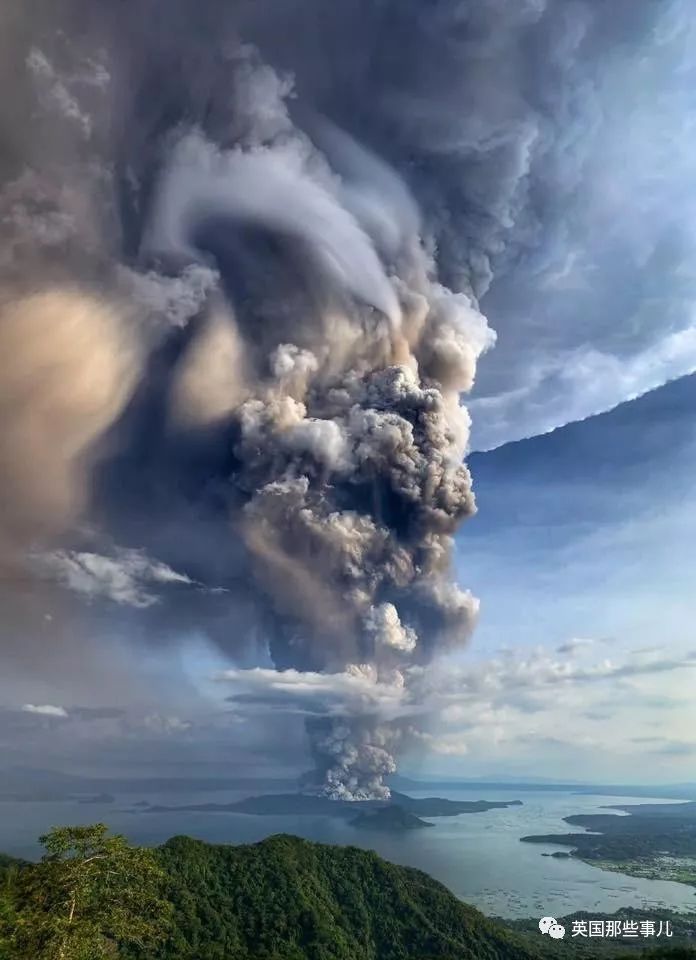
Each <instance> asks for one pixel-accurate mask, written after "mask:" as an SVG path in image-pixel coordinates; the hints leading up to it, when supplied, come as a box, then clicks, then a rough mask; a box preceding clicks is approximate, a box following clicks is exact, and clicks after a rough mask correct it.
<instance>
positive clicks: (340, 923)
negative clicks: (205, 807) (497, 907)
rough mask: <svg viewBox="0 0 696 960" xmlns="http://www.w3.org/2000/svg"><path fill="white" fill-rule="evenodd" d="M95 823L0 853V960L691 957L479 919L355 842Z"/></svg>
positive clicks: (415, 873)
mask: <svg viewBox="0 0 696 960" xmlns="http://www.w3.org/2000/svg"><path fill="white" fill-rule="evenodd" d="M106 830H107V828H106V827H105V826H104V825H102V824H97V825H94V826H93V827H84V828H81V827H77V828H64V829H62V830H54V831H52V833H51V834H50V835H49V837H48V838H42V840H43V841H45V845H47V846H48V849H49V854H50V851H51V850H53V851H54V853H53V854H51V855H49V856H48V857H47V858H44V860H43V861H42V862H41V863H40V864H36V865H30V864H22V863H20V862H18V861H11V860H10V859H9V858H0V960H39V957H40V958H41V960H56V957H63V958H64V960H107V958H108V960H115V958H116V957H119V958H121V960H543V958H545V957H546V958H548V960H551V958H552V957H559V958H561V957H562V956H572V957H577V958H578V960H580V958H583V960H590V958H592V960H610V958H614V957H615V958H617V960H619V958H620V957H624V958H625V957H626V955H627V953H631V954H632V955H633V956H635V957H636V960H637V958H638V957H639V956H640V957H643V956H645V957H655V958H658V957H659V958H662V960H686V958H688V960H696V953H695V952H693V950H692V949H690V948H689V947H688V946H686V943H688V938H687V940H686V941H685V942H683V943H680V944H675V946H674V948H672V949H671V950H670V949H668V950H666V951H663V950H658V951H656V952H654V953H653V952H650V953H643V950H642V947H641V945H640V944H638V943H636V942H634V943H632V944H631V947H630V948H629V947H628V945H624V946H619V945H618V944H617V945H614V944H611V943H610V942H601V941H595V942H594V943H592V942H590V941H587V942H580V941H577V940H564V941H551V940H549V939H548V938H547V937H542V936H541V935H540V934H539V932H538V929H537V927H536V921H532V920H530V921H518V922H517V923H512V922H510V923H508V924H505V923H502V922H500V921H494V920H488V919H487V918H486V917H484V916H483V914H481V913H479V912H478V911H477V910H475V909H473V908H472V907H469V906H467V905H465V904H463V903H461V901H459V900H458V899H457V898H456V897H455V896H454V895H453V894H451V893H450V892H449V891H448V890H447V889H446V888H445V887H443V886H442V885H441V884H440V883H438V882H437V881H435V880H433V879H432V878H430V877H428V876H427V875H426V874H424V873H421V872H420V871H419V870H413V869H411V868H407V867H400V866H395V865H393V864H390V863H387V862H386V861H384V860H382V859H381V858H380V857H378V856H377V855H376V854H375V853H371V852H369V851H365V850H359V849H357V848H355V847H331V846H325V845H322V844H318V843H310V842H309V841H306V840H301V839H299V838H297V837H291V836H276V837H271V838H269V839H267V840H264V841H263V842H261V843H257V844H254V845H245V846H211V845H209V844H206V843H202V842H200V841H198V840H192V839H190V838H188V837H175V838H173V839H172V840H169V841H168V842H167V843H166V844H164V846H162V847H160V848H159V849H157V850H155V851H150V852H148V851H145V850H143V849H141V848H133V847H130V846H128V845H127V843H126V841H125V840H124V838H122V837H121V838H119V837H116V838H109V837H108V836H106V834H105V831H106ZM64 834H67V836H68V841H69V843H68V844H67V845H66V844H63V847H62V848H61V849H62V850H63V854H64V855H61V856H57V855H56V853H55V851H56V849H57V846H56V845H57V843H58V841H59V840H61V838H63V839H64V837H63V835H64ZM83 835H87V840H86V841H85V842H86V843H88V846H84V845H83V846H82V847H80V843H82V841H83V840H84V836H83ZM95 850H97V851H99V850H101V851H103V852H102V853H98V855H94V851H95ZM98 864H101V866H99V867H97V869H96V870H95V867H96V866H97V865H98ZM148 864H150V866H148ZM146 868H147V869H146ZM143 871H145V872H143ZM147 871H151V872H150V874H149V875H150V876H151V879H152V883H153V884H154V886H153V888H152V890H151V891H148V886H147V883H146V882H145V878H146V874H147ZM152 871H154V872H152ZM80 877H81V879H79V878H80ZM76 883H77V884H79V885H80V894H79V896H78V897H77V909H76V911H75V914H74V919H73V908H71V909H70V911H69V913H70V919H69V920H68V919H67V913H66V911H67V910H68V907H70V901H71V899H72V902H73V907H75V905H76V902H75V897H76V896H77V894H76V893H75V886H74V885H75V884H76ZM117 890H118V893H116V891H117ZM138 891H142V896H141V895H140V892H138ZM153 894H154V895H155V896H156V898H157V903H159V904H161V907H162V911H161V912H158V913H157V914H155V913H152V911H151V909H150V908H151V907H152V906H153V904H154V901H153V900H152V895H153ZM166 901H169V903H167V902H166ZM148 904H150V907H148ZM119 911H121V912H119ZM123 911H125V913H124V912H123ZM148 911H150V912H148ZM158 911H159V908H158ZM155 915H157V916H159V917H160V919H161V921H162V922H163V926H162V927H161V928H160V930H159V933H158V934H157V935H156V936H152V937H148V940H149V944H150V945H149V946H145V945H144V944H145V939H143V937H141V936H140V935H139V933H138V924H139V923H140V922H141V921H145V922H146V925H147V920H146V918H147V917H148V916H151V917H154V916H155ZM677 919H679V918H677V917H676V915H674V920H675V927H677V926H678V925H677V923H676V920H677ZM37 924H38V926H37ZM568 925H570V923H568ZM78 926H79V929H78ZM511 926H512V927H515V929H514V930H513V929H510V927H511ZM685 929H686V927H685ZM690 929H691V928H689V930H690ZM20 931H23V933H22V935H21V936H20V935H19V932H20ZM34 932H36V935H34ZM153 932H154V930H153ZM682 933H684V931H682ZM687 933H688V931H687ZM675 939H676V938H675Z"/></svg>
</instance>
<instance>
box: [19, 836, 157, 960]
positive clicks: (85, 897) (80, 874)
mask: <svg viewBox="0 0 696 960" xmlns="http://www.w3.org/2000/svg"><path fill="white" fill-rule="evenodd" d="M40 842H41V843H42V845H43V846H44V848H45V850H46V854H45V855H44V857H43V859H42V860H41V862H40V863H38V864H32V865H30V866H27V867H26V868H24V869H22V870H21V871H20V873H19V875H18V877H17V881H16V895H15V904H16V914H15V916H14V918H13V922H12V929H11V931H10V936H9V943H10V947H11V951H12V952H11V953H10V956H11V957H12V960H105V958H113V957H116V956H118V953H119V948H120V947H121V946H128V947H130V948H132V949H133V950H134V952H135V953H136V954H137V952H138V951H145V950H149V949H152V948H153V947H155V946H156V945H157V944H158V943H159V942H160V941H162V940H163V939H164V938H165V937H166V934H167V930H168V927H169V922H170V910H171V907H170V906H169V904H167V903H166V901H165V900H164V899H163V897H162V894H161V890H162V888H163V883H164V880H165V876H164V874H163V872H162V870H161V869H160V867H159V866H158V865H157V860H156V857H155V854H154V853H153V852H152V851H151V850H146V849H141V848H137V847H131V846H130V845H129V844H128V842H127V841H126V839H125V838H124V837H122V836H109V835H108V828H107V827H106V826H105V825H104V824H103V823H98V824H95V825H94V826H88V827H60V828H57V829H54V830H52V831H51V832H50V833H49V834H47V835H46V836H44V837H41V838H40Z"/></svg>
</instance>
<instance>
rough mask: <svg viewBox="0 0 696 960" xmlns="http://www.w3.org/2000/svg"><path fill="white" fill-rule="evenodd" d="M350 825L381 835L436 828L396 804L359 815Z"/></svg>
mask: <svg viewBox="0 0 696 960" xmlns="http://www.w3.org/2000/svg"><path fill="white" fill-rule="evenodd" d="M349 823H350V825H351V826H352V827H356V828H357V829H358V830H377V831H379V832H380V833H404V832H405V831H407V830H421V829H422V828H423V827H434V826H435V824H434V823H429V822H428V821H427V820H421V818H420V817H417V816H416V815H415V813H409V811H408V810H404V808H403V807H400V806H399V805H398V804H396V803H393V804H390V805H389V806H387V807H382V808H381V809H378V810H370V811H368V812H367V813H359V814H358V816H357V817H356V818H355V819H354V820H350V821H349Z"/></svg>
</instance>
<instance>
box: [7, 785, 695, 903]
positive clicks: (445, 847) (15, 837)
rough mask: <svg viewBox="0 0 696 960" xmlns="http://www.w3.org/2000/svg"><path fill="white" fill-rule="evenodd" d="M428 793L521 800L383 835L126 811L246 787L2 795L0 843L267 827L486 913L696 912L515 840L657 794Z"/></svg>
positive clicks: (264, 831) (320, 820)
mask: <svg viewBox="0 0 696 960" xmlns="http://www.w3.org/2000/svg"><path fill="white" fill-rule="evenodd" d="M433 792H435V791H429V792H428V793H422V792H418V791H411V795H412V796H427V795H429V794H432V793H433ZM436 792H437V795H438V796H446V797H449V798H450V799H452V800H460V799H461V800H478V799H481V800H511V799H520V800H522V802H523V806H521V807H511V808H509V809H507V810H490V811H488V812H487V813H476V814H462V815H461V816H458V817H443V818H439V819H435V820H434V821H433V822H434V823H435V824H436V826H435V827H433V828H432V829H429V830H415V831H413V832H411V833H407V834H405V835H403V836H390V835H375V834H367V833H365V832H361V831H358V830H355V829H353V828H352V827H351V826H350V825H349V824H347V823H345V822H343V821H341V820H333V819H329V818H326V817H256V816H248V815H243V814H225V813H216V814H211V813H205V814H203V813H184V812H179V813H166V814H145V813H133V812H130V809H132V804H133V802H134V801H137V800H147V801H149V802H151V803H164V804H170V805H174V804H185V803H204V802H207V801H211V802H215V803H225V802H229V801H232V800H237V799H239V798H240V797H241V796H243V795H244V794H236V793H232V792H225V793H222V792H216V793H212V794H201V793H196V794H195V795H193V794H192V795H186V796H184V795H181V794H177V795H176V796H172V795H169V796H166V795H162V794H144V795H138V796H128V797H126V796H119V797H117V798H116V802H115V803H110V804H89V805H85V804H79V803H76V802H73V801H70V802H60V803H22V804H19V803H0V850H1V851H4V852H6V853H10V854H14V855H16V856H25V857H29V856H35V855H36V854H37V853H38V847H37V846H36V837H37V836H38V835H39V834H40V833H42V832H43V831H45V830H46V829H47V828H49V827H51V826H53V825H55V824H68V823H69V824H75V823H94V822H95V821H97V820H103V821H104V822H106V823H108V824H109V826H110V827H111V828H112V829H114V830H117V831H119V832H122V833H125V834H126V835H127V836H128V837H129V838H130V839H131V840H132V841H134V842H137V843H143V844H156V843H161V842H162V841H164V840H166V839H167V838H168V837H171V836H173V835H174V834H180V833H186V834H189V835H191V836H194V837H198V838H200V839H202V840H209V841H211V842H216V843H244V842H250V841H251V842H253V841H257V840H262V839H263V838H264V837H267V836H269V835H271V834H274V833H293V834H296V835H298V836H302V837H306V838H308V839H311V840H320V841H323V842H326V843H338V844H354V845H356V846H360V847H364V848H366V849H374V850H376V851H377V852H378V853H379V854H381V855H382V856H383V857H386V859H388V860H391V861H393V862H395V863H402V864H405V865H407V866H413V867H418V868H419V869H421V870H425V871H426V872H427V873H429V874H431V875H432V876H433V877H436V878H437V879H438V880H440V881H442V882H443V883H444V884H446V885H447V886H448V887H449V888H450V890H452V891H453V892H454V893H455V894H456V895H457V896H459V897H461V898H462V899H463V900H466V901H467V902H468V903H471V904H473V905H474V906H477V907H479V908H480V909H481V910H483V911H484V912H485V913H488V914H491V915H497V916H504V917H527V916H542V915H544V914H551V915H553V916H560V915H562V914H564V913H569V912H572V911H574V910H588V911H590V912H591V911H596V912H600V911H601V912H607V911H615V910H618V909H620V908H622V907H628V906H635V907H646V908H656V907H668V908H670V909H674V910H687V909H688V910H692V911H693V910H696V896H695V894H694V890H693V888H690V887H686V886H684V885H682V884H677V883H669V882H666V881H655V880H641V879H637V878H633V877H626V876H623V875H620V874H614V873H608V872H605V871H602V870H598V869H597V868H596V867H591V866H589V865H587V864H585V863H581V862H579V861H574V860H555V859H552V858H550V857H542V856H541V854H542V853H546V852H551V851H553V850H554V849H567V848H558V847H552V846H539V845H537V844H527V843H520V841H519V838H520V837H522V836H524V835H526V834H535V833H555V832H558V833H563V832H567V831H568V830H569V829H570V828H569V827H568V825H567V824H564V823H563V820H562V818H563V817H565V816H568V815H569V814H573V813H593V812H602V811H601V810H600V809H599V808H601V807H602V805H603V804H619V803H648V802H653V803H659V802H661V801H659V800H653V801H650V800H648V799H647V798H641V799H640V800H636V799H635V798H630V797H626V798H622V797H587V796H574V795H572V794H569V793H562V794H559V793H544V792H528V791H520V792H519V794H513V793H508V792H504V793H500V794H496V793H495V792H491V791H485V792H481V793H479V792H477V791H474V790H465V791H457V790H446V791H440V790H438V791H436ZM573 829H574V828H573Z"/></svg>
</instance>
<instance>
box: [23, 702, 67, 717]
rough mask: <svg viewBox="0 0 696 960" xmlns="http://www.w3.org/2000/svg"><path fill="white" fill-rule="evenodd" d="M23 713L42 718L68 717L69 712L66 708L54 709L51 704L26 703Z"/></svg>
mask: <svg viewBox="0 0 696 960" xmlns="http://www.w3.org/2000/svg"><path fill="white" fill-rule="evenodd" d="M22 712H23V713H35V714H38V715H39V716H41V717H67V716H68V711H67V710H66V709H65V708H64V707H54V706H51V704H48V703H45V704H42V705H36V704H33V703H25V704H24V706H23V707H22Z"/></svg>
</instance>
